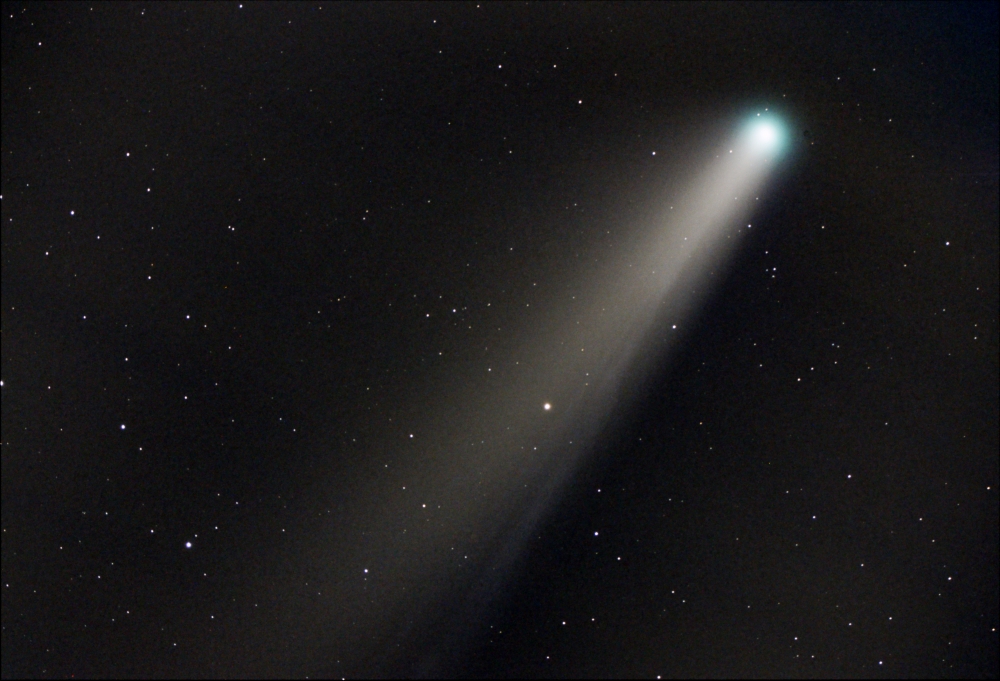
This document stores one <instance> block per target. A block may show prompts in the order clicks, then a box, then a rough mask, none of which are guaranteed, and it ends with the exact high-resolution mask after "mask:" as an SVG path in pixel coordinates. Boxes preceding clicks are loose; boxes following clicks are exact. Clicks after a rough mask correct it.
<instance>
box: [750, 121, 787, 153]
mask: <svg viewBox="0 0 1000 681" xmlns="http://www.w3.org/2000/svg"><path fill="white" fill-rule="evenodd" d="M746 132H747V137H748V138H749V141H750V145H751V147H752V148H753V149H754V151H757V152H763V153H768V152H773V151H778V149H779V148H780V147H781V142H782V138H783V137H784V134H783V133H782V128H781V125H780V124H778V122H777V121H775V120H773V119H771V118H763V117H755V118H754V120H753V122H751V123H750V125H749V126H748V128H747V131H746Z"/></svg>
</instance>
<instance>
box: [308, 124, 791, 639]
mask: <svg viewBox="0 0 1000 681" xmlns="http://www.w3.org/2000/svg"><path fill="white" fill-rule="evenodd" d="M777 141H778V132H777V130H776V129H775V128H774V127H773V126H771V125H770V124H757V125H756V126H753V127H750V128H748V129H746V130H744V132H743V133H741V134H740V135H738V137H737V139H736V140H735V141H734V142H733V143H731V144H729V145H726V147H725V148H724V149H722V150H720V153H719V155H718V156H717V157H716V158H715V159H714V161H713V162H712V163H710V164H709V166H708V167H707V168H706V169H705V170H704V171H703V172H702V173H701V174H700V175H699V176H698V177H696V178H695V179H694V180H693V181H692V182H691V183H690V185H689V186H688V188H687V190H686V191H685V192H682V195H681V196H679V197H674V198H672V199H671V201H670V204H665V205H664V206H663V217H662V221H661V222H660V224H659V225H655V226H654V228H653V229H651V230H650V234H649V235H648V237H647V238H646V239H644V240H639V241H637V242H636V243H635V244H634V247H633V248H632V249H631V250H629V251H626V252H625V253H623V254H621V255H620V257H618V258H617V259H614V260H610V261H609V262H608V263H607V264H606V265H605V266H604V267H603V268H601V270H600V271H595V272H593V273H592V274H591V275H590V277H589V279H590V284H589V287H586V286H584V287H581V288H580V289H576V290H578V291H581V295H579V296H577V298H578V299H579V300H583V301H590V302H589V304H586V305H584V306H582V307H581V306H579V305H578V306H577V307H571V306H570V305H569V301H566V300H565V299H563V298H560V299H558V300H555V299H554V300H553V301H552V304H551V305H550V306H549V307H550V308H551V309H552V310H553V313H552V314H551V315H547V316H546V318H545V319H543V320H535V321H538V322H539V324H540V326H538V327H533V328H532V329H529V330H526V331H525V332H523V333H522V335H523V336H525V337H528V338H530V341H529V342H527V343H526V344H524V345H522V346H521V347H520V348H519V349H515V350H514V351H513V352H511V353H510V355H509V356H507V357H506V358H500V357H494V358H493V359H492V360H491V362H492V366H493V367H494V368H497V369H498V371H497V372H492V373H491V376H500V375H503V376H504V377H505V378H504V381H503V382H502V383H498V384H497V387H493V388H491V387H490V385H485V386H484V385H482V384H481V382H480V383H479V384H478V385H477V384H476V382H477V381H480V380H481V379H479V378H476V376H477V375H481V372H479V373H478V374H474V373H473V372H472V371H471V370H470V372H469V373H467V374H465V375H462V374H460V373H459V372H458V371H457V370H456V371H452V372H450V373H449V375H448V376H447V377H446V379H445V380H444V382H443V384H442V385H437V386H432V387H431V388H430V389H428V390H427V391H426V394H428V395H432V396H435V397H436V396H438V395H443V397H441V398H440V399H439V400H438V401H437V402H436V403H435V402H434V401H433V400H430V401H428V405H427V406H426V407H425V408H423V409H422V410H419V411H418V412H417V413H418V416H414V418H413V421H414V422H419V425H420V431H421V444H422V448H421V449H420V451H419V452H418V453H410V454H408V455H407V456H408V457H409V459H402V460H401V461H400V463H399V464H398V465H396V466H395V471H394V475H393V478H392V479H393V480H399V481H401V486H402V485H405V487H402V489H401V487H400V486H394V485H389V484H386V483H381V482H380V483H368V484H361V483H360V482H359V484H358V485H356V486H353V485H352V486H351V491H353V492H354V498H353V499H351V500H348V499H342V498H340V499H338V500H337V504H338V505H339V506H346V507H347V508H349V509H350V510H349V512H347V513H346V514H345V515H344V516H343V517H344V518H351V519H352V520H351V522H350V524H349V525H348V526H347V527H348V528H349V529H345V527H341V526H334V527H331V528H330V530H329V532H328V533H327V534H326V535H325V539H324V540H321V541H320V542H319V543H318V544H317V545H316V546H314V547H312V549H311V550H310V551H308V552H307V555H305V556H302V557H301V560H303V561H304V562H305V563H306V564H307V566H306V567H305V568H303V570H304V572H307V573H309V574H311V575H312V577H311V583H313V584H316V585H319V584H323V587H322V591H323V593H325V594H328V595H329V597H330V602H338V603H341V609H342V610H343V611H344V612H348V611H349V612H351V613H352V614H351V617H352V618H356V619H355V620H353V621H354V622H355V624H353V625H352V628H351V630H352V631H365V630H368V631H370V632H371V633H372V635H373V636H374V635H376V634H383V635H390V632H391V630H392V629H393V628H394V626H399V627H403V628H409V627H410V626H411V623H412V622H413V618H414V617H417V616H418V615H419V613H421V612H434V610H435V609H434V607H433V606H434V604H435V603H436V601H437V599H438V598H439V597H440V596H441V594H443V593H445V592H448V591H450V592H453V593H454V592H455V591H456V590H457V591H461V590H463V589H466V588H471V585H472V583H473V582H474V583H476V584H477V585H478V587H477V588H485V589H486V590H487V591H489V590H490V589H491V588H494V587H495V586H496V585H495V584H494V585H493V586H492V587H491V586H490V585H489V584H487V583H488V582H489V579H492V578H493V577H496V576H498V575H500V576H501V578H502V575H503V574H504V572H505V569H506V566H507V565H508V564H509V563H510V561H512V560H514V559H515V558H516V556H517V555H519V553H520V552H521V550H522V549H523V546H524V543H525V542H526V541H527V540H528V538H529V537H530V536H532V535H533V533H534V529H535V527H536V525H537V523H538V522H539V520H540V519H541V518H542V517H543V516H544V513H545V512H546V510H547V509H548V508H549V507H550V505H551V503H552V501H553V500H554V498H555V497H556V495H558V493H559V491H560V490H561V488H562V485H563V484H564V483H565V481H567V480H568V479H569V478H570V476H571V475H572V473H573V471H574V470H575V468H576V466H577V464H578V462H579V457H581V456H582V455H584V454H586V451H587V450H586V445H587V443H588V440H589V438H590V437H592V436H593V435H594V434H595V433H596V431H597V430H598V429H599V427H600V425H601V424H602V423H603V421H604V420H605V419H606V417H607V415H608V414H609V413H610V411H611V410H612V409H613V408H615V407H616V405H620V404H621V403H622V401H623V400H627V399H628V397H629V386H627V385H624V384H623V381H625V380H626V377H627V376H629V375H631V376H635V375H636V368H637V367H639V368H640V369H641V366H642V363H643V361H644V360H645V359H646V358H648V357H651V356H653V355H655V354H661V353H662V352H663V350H664V344H663V340H664V339H666V340H667V341H669V340H670V334H677V333H679V331H676V330H675V327H676V326H678V325H681V328H682V329H683V328H684V327H683V321H684V320H685V319H689V318H690V317H689V313H690V312H691V310H692V308H693V307H694V306H695V305H696V304H697V302H698V300H699V299H700V298H701V296H703V295H704V293H705V291H706V288H707V285H708V279H709V277H710V275H711V273H712V272H718V270H719V269H720V267H722V266H723V265H724V263H725V260H726V256H727V254H728V253H729V251H730V250H731V249H732V248H733V247H734V246H735V245H736V243H737V242H738V240H739V237H740V234H741V232H743V231H745V229H741V228H742V227H743V225H745V224H746V220H745V219H744V218H745V215H746V214H747V213H749V212H750V211H751V210H752V207H753V204H754V197H755V196H756V193H757V189H758V188H759V187H760V185H761V183H762V182H763V180H764V179H765V177H766V175H767V173H768V171H769V169H770V166H771V163H770V160H769V159H768V155H769V154H770V153H771V152H772V151H774V146H775V145H776V143H777ZM730 150H732V152H731V153H730ZM671 206H672V207H673V208H672V209H671ZM588 288H589V290H587V289H588ZM584 291H586V292H584ZM664 315H666V316H667V317H665V316H664ZM546 322H547V323H546ZM653 325H658V326H655V327H654V326H653ZM501 359H503V360H504V361H500V360H501ZM477 371H478V370H477ZM640 373H641V372H640ZM497 380H499V379H497ZM463 385H475V386H476V387H474V388H469V389H468V390H463V389H461V388H460V387H459V389H458V390H455V387H456V386H463ZM449 393H451V394H449ZM418 399H419V398H418ZM540 403H543V407H544V408H543V410H539V409H538V405H539V404H540ZM553 404H554V405H558V406H559V409H558V410H555V409H551V405H553ZM570 441H573V443H574V444H573V445H572V446H570V445H569V444H568V443H569V442H570ZM407 442H412V440H407ZM400 446H401V445H400V444H399V443H395V442H387V443H385V444H384V445H383V447H381V448H380V449H384V450H390V451H392V450H397V449H398V448H399V447H400ZM394 458H395V457H394ZM400 458H402V457H400ZM417 495H419V496H420V498H421V500H428V501H432V502H433V504H432V506H431V508H432V509H437V508H438V507H440V509H441V510H440V512H437V511H435V513H434V514H433V515H427V517H426V518H425V517H424V511H423V509H421V511H420V512H419V515H416V514H418V511H417V508H418V507H419V503H418V502H417V499H416V498H415V497H416V496H417ZM318 503H323V502H318ZM358 522H360V523H362V527H359V526H357V524H356V523H358ZM362 537H363V541H362ZM345 547H353V548H352V549H351V550H350V551H347V550H346V548H345ZM465 556H472V557H473V558H474V560H475V561H478V568H479V569H473V568H472V566H473V565H477V563H469V562H467V561H465V560H463V559H462V558H463V557H465ZM364 565H378V566H379V570H378V572H379V574H381V575H392V578H391V579H384V580H382V581H380V582H379V591H378V593H379V596H380V602H379V604H378V605H377V606H374V605H373V603H372V602H371V601H370V600H369V598H370V597H369V595H367V592H366V591H359V590H358V588H357V585H356V584H355V582H354V578H353V575H356V574H359V573H360V568H361V566H364ZM484 571H485V574H487V575H488V576H489V579H486V580H484V579H483V575H484ZM324 572H325V574H326V576H325V577H323V576H321V575H323V574H324ZM466 580H471V581H469V582H467V581H466ZM483 584H487V586H486V587H483V586H482V585H483ZM463 585H465V586H463ZM290 588H293V590H294V589H295V588H297V587H290ZM317 590H320V587H319V586H317ZM334 594H336V595H334ZM489 597H490V594H489V593H486V594H485V595H483V596H482V598H483V599H488V598H489ZM290 600H291V599H290ZM338 612H339V611H338ZM367 613H371V614H370V615H368V614H367ZM392 613H395V614H392ZM328 617H329V618H330V622H329V626H337V624H338V623H339V619H338V618H339V617H340V615H339V614H338V613H337V612H333V611H330V612H329V614H328ZM366 618H368V619H366ZM394 618H395V619H394ZM393 621H395V622H396V625H393V624H392V622H393ZM314 624H315V625H316V628H317V629H322V627H320V626H318V623H314ZM368 640H371V639H368Z"/></svg>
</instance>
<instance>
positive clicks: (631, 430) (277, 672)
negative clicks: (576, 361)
mask: <svg viewBox="0 0 1000 681" xmlns="http://www.w3.org/2000/svg"><path fill="white" fill-rule="evenodd" d="M997 35H998V26H997V12H996V5H995V4H992V3H988V4H962V3H931V4H905V3H883V4H880V3H865V4H851V3H834V4H810V5H798V4H780V5H776V4H767V3H753V4H731V5H728V4H688V3H683V4H667V3H656V4H599V5H595V4H556V3H541V4H499V3H480V4H478V5H477V4H476V3H464V4H414V3H404V4H392V3H388V4H381V3H380V4H368V5H361V4H357V5H355V4H347V5H336V4H329V3H301V4H277V3H275V4H255V3H243V4H242V5H241V4H240V3H208V4H172V3H146V4H143V3H131V4H101V3H82V4H77V3H66V2H63V3H51V4H30V3H29V4H25V3H4V4H3V15H2V60H3V61H2V129H0V144H2V147H0V152H2V167H0V171H2V172H0V183H2V201H0V203H2V225H3V226H2V231H0V246H2V273H0V278H2V286H0V302H2V312H0V323H2V334H0V342H2V358H0V359H2V363H0V370H2V378H3V388H2V414H0V428H2V433H0V439H2V476H0V485H2V505H0V508H2V532H3V534H2V582H3V583H2V626H3V629H2V631H3V633H2V636H3V638H2V649H3V655H2V673H3V676H4V678H12V677H65V676H70V675H75V676H77V677H84V676H116V677H120V676H137V675H139V676H154V677H170V676H184V677H210V676H227V677H232V676H241V677H242V676H251V677H259V676H268V677H274V676H288V675H292V676H313V677H316V676H327V675H337V676H343V675H347V676H379V675H382V676H386V675H388V676H413V675H421V674H431V673H432V674H440V675H444V676H466V675H473V676H482V677H518V676H546V677H549V676H552V677H557V676H581V675H582V676H615V677H618V676H645V677H655V676H658V675H662V676H665V677H667V676H673V677H677V676H699V677H702V676H795V677H799V676H810V677H812V676H845V677H848V676H849V677H858V676H862V677H869V676H887V677H901V676H907V677H975V678H996V677H997V675H998V674H1000V663H998V650H1000V645H998V634H997V627H998V625H1000V623H998V619H1000V612H998V605H997V604H998V602H1000V586H998V582H1000V579H998V565H1000V560H998V543H1000V532H998V520H997V519H998V517H1000V508H998V496H997V490H998V485H1000V471H998V455H997V452H998V450H1000V435H998V428H1000V424H998V414H1000V397H998V382H1000V368H998V367H1000V343H998V309H1000V276H998V260H1000V215H998V146H1000V131H998V126H1000V124H998V99H1000V95H998V73H997V72H998V66H997V65H998V63H1000V55H998V38H997ZM501 65H502V68H499V67H500V66H501ZM748 107H749V108H748ZM754 107H759V108H763V107H769V108H770V110H772V111H777V112H779V113H780V114H781V115H784V116H785V117H786V118H787V120H788V121H789V125H790V131H789V133H790V142H791V145H792V149H791V152H790V153H789V158H788V161H787V163H786V166H785V168H784V169H783V170H782V172H781V173H779V176H778V178H777V179H775V180H773V181H772V182H771V183H770V184H769V185H768V186H767V187H765V189H764V190H763V191H762V197H761V198H762V201H761V203H762V204H763V205H762V207H761V208H760V209H759V210H758V211H757V213H756V214H755V215H754V217H753V223H754V229H753V232H752V234H751V235H750V236H749V237H748V238H747V240H746V241H745V243H744V245H743V247H742V248H741V249H740V251H739V252H738V253H737V256H736V258H735V260H734V261H733V263H732V266H731V267H730V268H729V269H728V270H727V272H726V273H725V274H724V276H721V277H720V278H719V279H718V282H717V284H718V286H717V288H716V290H715V292H714V294H713V295H712V297H711V298H710V299H709V301H708V302H707V303H706V305H705V306H704V308H703V309H702V310H701V311H700V312H699V315H698V317H697V319H696V320H695V324H694V326H693V328H690V329H688V331H687V334H686V336H685V341H684V344H683V346H682V347H681V349H680V351H679V352H678V353H677V354H676V355H675V356H673V357H672V358H670V360H669V361H666V359H665V360H664V361H663V362H662V363H661V365H660V370H659V373H658V374H656V375H655V376H654V377H653V378H652V379H651V380H650V381H649V382H648V383H646V384H643V386H644V387H643V388H642V390H643V392H642V397H641V399H640V400H639V401H638V402H637V403H636V404H633V405H630V406H629V407H628V408H623V409H621V410H619V411H617V412H616V413H615V415H614V418H613V419H612V420H611V422H610V423H609V424H607V426H606V428H605V429H604V431H603V432H602V437H601V438H600V441H599V443H598V446H597V447H596V448H595V451H594V452H593V453H592V454H591V456H589V457H588V458H587V461H586V465H585V466H584V467H583V468H582V470H581V471H580V472H579V474H578V476H577V477H576V478H575V479H574V481H573V482H572V484H571V485H570V486H569V487H568V488H567V489H566V490H565V495H564V496H563V497H562V498H561V499H560V501H559V503H558V505H557V506H556V507H554V508H553V509H552V512H551V515H550V516H548V517H547V518H546V520H545V522H544V523H543V525H542V526H541V527H539V528H538V533H537V538H536V539H534V540H532V542H531V543H530V544H529V545H528V547H527V550H526V552H525V553H524V555H522V556H521V557H520V560H519V561H518V562H517V564H516V569H514V570H513V571H512V573H511V575H510V577H509V580H508V583H507V584H506V586H505V587H504V588H503V589H502V590H501V591H500V592H499V593H497V594H495V595H496V598H495V599H494V600H493V601H492V602H490V603H489V604H488V605H487V606H486V607H484V608H482V609H481V610H480V611H479V613H480V618H479V620H478V621H477V622H475V623H474V626H472V625H467V624H466V623H461V625H460V626H459V627H458V628H459V629H460V630H461V631H460V634H456V633H455V631H454V630H455V622H453V621H452V622H449V614H448V613H450V612H452V610H451V609H450V606H449V604H447V603H440V604H435V606H434V607H435V608H439V611H440V613H441V615H440V617H439V618H437V619H436V620H432V621H431V622H430V623H429V624H428V625H427V626H426V627H424V628H421V629H420V630H417V631H408V632H403V633H402V634H398V635H397V634H396V633H395V632H388V633H386V636H388V637H389V638H388V639H386V640H390V641H391V644H387V643H385V640H380V641H379V642H377V643H376V642H372V641H368V642H366V641H363V640H355V639H352V638H351V636H352V635H354V634H357V635H359V636H360V635H361V633H359V632H352V631H351V621H350V620H351V618H350V616H348V615H346V614H344V615H343V616H341V615H340V614H339V611H338V603H336V602H329V601H323V600H322V599H321V598H314V597H313V596H312V595H310V590H309V589H308V588H307V586H305V583H306V582H308V580H309V575H308V574H305V573H304V572H303V570H305V568H303V567H302V565H303V563H302V562H301V561H296V560H294V559H292V558H290V557H291V556H301V555H302V552H303V551H307V550H308V547H311V546H313V545H316V544H321V543H322V542H323V538H322V532H323V529H322V527H323V526H322V525H321V524H320V523H319V521H317V520H315V519H316V518H317V517H321V516H322V515H323V514H324V513H328V514H329V513H332V512H333V511H336V509H337V508H338V504H341V503H345V504H346V502H341V501H338V499H343V498H346V497H347V496H349V494H350V490H352V489H359V488H360V483H362V482H364V481H368V480H374V479H376V478H377V476H379V475H382V473H381V471H380V469H382V467H383V463H384V462H385V461H387V460H392V461H395V460H397V459H402V458H405V457H407V456H408V455H409V454H408V453H407V450H405V449H404V448H403V446H402V445H401V446H400V450H399V451H398V452H395V451H394V452H378V453H373V452H372V451H371V449H369V448H368V447H366V442H371V441H374V440H375V439H376V438H378V437H382V436H386V434H387V433H388V434H389V435H392V434H394V433H396V432H397V431H398V435H399V436H400V441H402V438H403V437H405V435H404V433H407V432H410V431H408V430H407V429H408V427H409V424H408V422H407V418H408V415H411V414H412V413H414V410H415V405H418V404H419V403H421V402H422V401H425V398H426V397H427V396H425V395H421V394H420V393H419V390H420V386H424V385H427V383H425V381H426V380H427V379H428V377H429V376H432V375H439V374H438V373H436V372H442V371H444V372H445V375H447V372H448V371H450V369H449V367H459V366H471V365H475V364H476V363H477V362H482V361H483V359H482V353H481V348H482V347H483V346H484V345H490V344H495V345H496V347H497V348H503V347H509V346H510V345H511V344H513V343H515V342H516V341H518V340H519V339H518V338H511V337H507V336H505V335H504V333H503V332H495V331H492V329H493V328H501V329H502V328H508V327H509V326H513V325H514V324H515V323H516V322H517V321H518V320H521V319H524V318H526V317H525V315H527V314H528V313H527V312H526V311H525V304H526V303H529V304H530V303H531V302H532V301H534V300H535V297H534V296H535V295H536V293H535V291H534V290H533V289H535V288H536V284H538V283H539V282H542V285H543V287H544V286H548V285H550V284H552V285H555V283H558V272H559V271H560V268H561V266H562V265H563V264H564V263H565V262H567V261H569V260H571V259H574V258H579V257H583V258H584V261H586V260H585V259H586V258H587V257H594V258H601V257H602V256H603V255H604V254H610V253H614V252H617V251H619V250H620V249H621V248H623V247H624V246H625V245H626V244H623V243H621V241H620V239H619V237H618V234H619V230H618V229H616V228H618V227H620V226H622V225H627V224H633V223H639V222H642V221H643V220H644V219H647V218H648V217H649V216H650V215H652V214H654V213H655V209H656V207H657V205H658V202H660V201H662V200H663V193H664V186H665V181H666V179H667V178H669V177H672V176H673V174H675V173H677V172H683V168H682V169H680V170H678V168H677V167H676V166H675V165H674V166H671V165H670V163H672V161H669V160H668V159H676V158H678V157H684V155H685V154H688V155H691V154H694V153H696V152H697V149H694V148H692V145H693V144H694V143H693V142H692V138H691V137H690V136H685V135H686V134H687V133H686V132H679V131H689V130H691V129H692V127H694V128H697V127H699V126H701V125H711V124H712V123H713V122H714V121H717V120H719V119H722V118H725V117H727V116H730V115H732V114H733V113H734V112H740V111H744V110H751V109H753V108H754ZM753 110H756V109H753ZM652 151H658V152H659V153H658V154H657V155H656V156H653V155H652V154H651V152H652ZM660 159H664V160H660ZM693 170H695V168H692V171H693ZM580 254H583V255H582V256H581V255H580ZM487 303H490V307H489V308H488V309H487V308H486V307H485V306H486V304H487ZM452 310H456V312H452ZM427 314H431V315H432V316H431V317H430V318H428V317H427V316H426V315H427ZM538 314H544V312H540V313H538ZM470 327H471V328H470ZM126 358H127V359H126ZM456 375H459V374H458V373H456ZM459 388H460V386H456V390H458V389H459ZM389 419H392V421H390V420H389ZM123 425H124V426H125V428H124V429H123V428H122V426H123ZM323 490H327V491H323ZM598 490H600V491H598ZM333 515H334V517H339V518H340V520H338V521H337V522H340V523H342V524H345V525H349V526H353V525H355V524H357V525H358V526H359V527H360V526H361V525H363V523H364V519H361V518H352V517H350V516H347V515H344V516H336V514H335V513H334V514H333ZM214 528H218V529H214ZM595 531H599V532H600V540H599V541H595V539H594V532H595ZM189 541H190V542H192V544H193V548H192V549H190V550H189V549H186V548H185V543H186V542H189ZM453 597H454V598H455V599H456V600H457V601H458V600H461V594H453ZM289 613H296V614H294V615H289ZM331 622H333V623H335V624H333V625H331V624H330V623H331ZM428 660H431V661H430V662H429V661H428Z"/></svg>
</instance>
